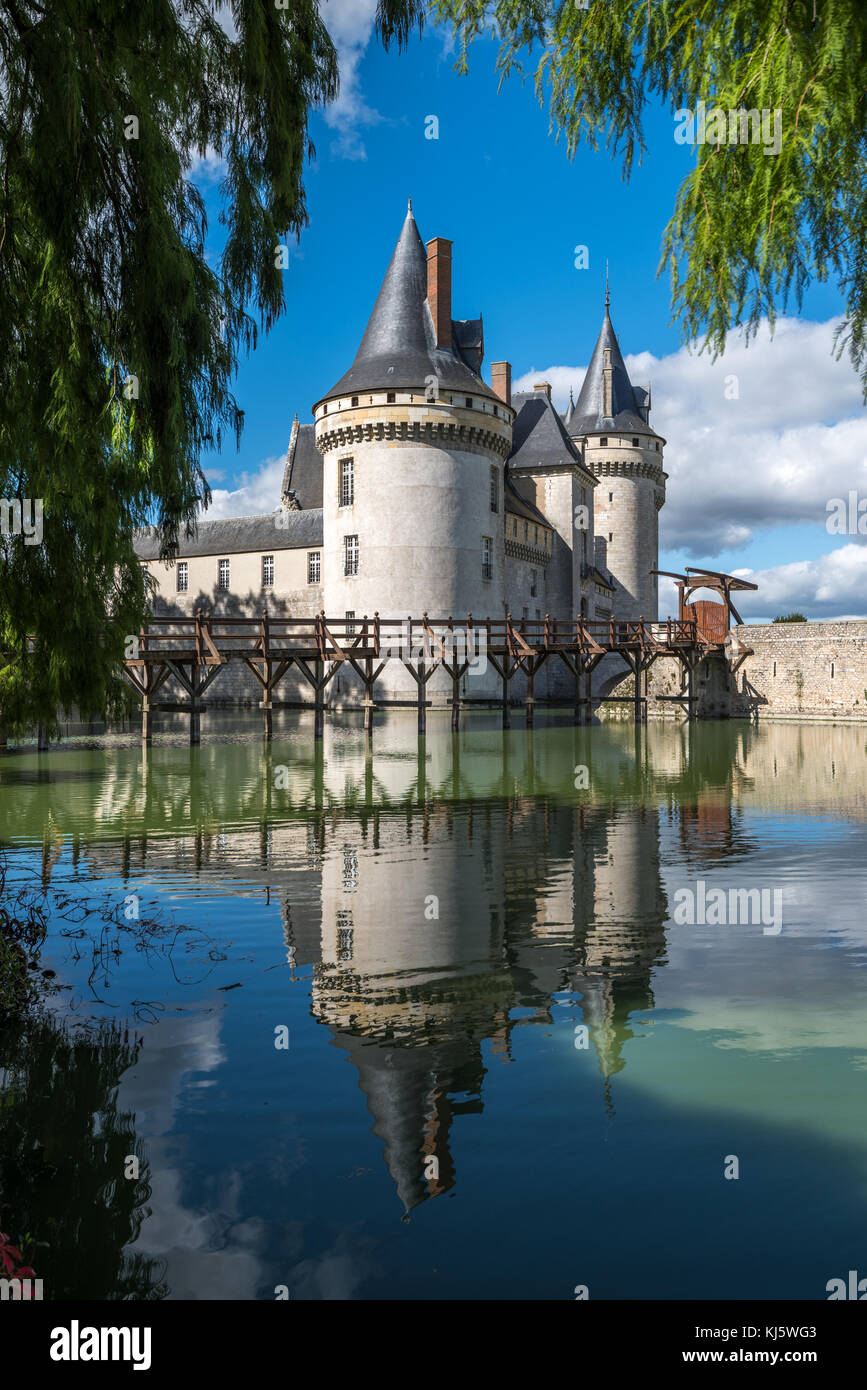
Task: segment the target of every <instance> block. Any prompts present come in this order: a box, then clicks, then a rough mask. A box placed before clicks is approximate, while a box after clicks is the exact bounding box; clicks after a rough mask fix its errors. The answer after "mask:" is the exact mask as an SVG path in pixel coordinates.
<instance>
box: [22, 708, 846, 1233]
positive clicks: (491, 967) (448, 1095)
mask: <svg viewBox="0 0 867 1390" xmlns="http://www.w3.org/2000/svg"><path fill="white" fill-rule="evenodd" d="M385 733H386V735H387V736H385V737H383V738H381V739H380V743H379V747H378V750H377V754H376V758H375V760H374V759H373V758H372V756H371V753H370V750H369V748H366V747H365V746H364V743H363V741H361V740H359V739H358V737H357V732H356V731H355V730H354V729H353V728H352V727H351V725H350V724H348V723H343V724H339V723H338V724H335V725H333V726H332V725H329V727H328V730H327V734H326V739H325V741H324V744H323V745H320V746H319V748H318V749H316V748H311V744H310V742H308V740H307V738H306V737H305V734H304V731H303V729H300V730H298V729H295V728H290V729H289V730H288V731H287V735H286V736H285V737H284V740H283V741H282V742H281V741H279V740H278V741H275V742H274V744H272V745H270V746H269V747H267V748H265V749H264V750H263V749H262V748H261V747H255V746H254V745H251V744H249V743H247V744H244V743H228V744H222V745H219V746H216V745H212V746H210V747H208V748H204V749H201V748H200V749H194V750H183V749H178V748H171V747H164V748H160V749H156V750H151V751H149V752H147V753H146V754H145V755H142V753H141V752H139V751H138V750H123V751H121V752H115V753H112V754H107V753H103V752H93V753H90V754H87V755H74V756H73V755H70V763H69V764H68V765H67V766H66V767H64V764H63V757H64V756H65V755H63V754H59V755H57V757H56V759H55V761H54V762H53V763H52V764H51V765H50V769H49V770H48V771H46V763H45V760H43V761H42V762H41V763H40V762H39V760H37V759H30V760H29V761H28V760H26V759H21V760H19V764H20V765H16V764H15V763H12V762H10V763H7V764H6V765H4V767H5V769H6V772H5V778H4V780H6V781H7V783H8V782H10V780H11V782H12V783H14V784H15V787H16V796H15V807H16V811H15V816H14V821H15V833H16V835H19V836H20V835H21V834H24V835H29V836H31V837H32V838H34V839H35V838H36V835H37V833H38V834H40V835H41V838H42V842H43V856H42V872H43V880H44V882H46V883H48V882H50V879H51V875H52V872H53V870H54V866H55V865H56V864H58V863H59V862H60V860H61V857H62V855H63V853H64V850H65V849H66V848H67V847H70V848H71V850H72V856H73V859H74V860H75V861H76V863H77V865H78V868H79V871H81V870H83V869H86V870H87V872H88V873H89V874H90V875H92V876H94V877H97V878H98V877H100V876H102V875H112V876H113V875H115V874H117V873H118V872H119V871H122V874H123V877H124V880H125V881H127V882H129V883H138V884H146V883H147V882H148V881H151V882H153V883H154V884H157V885H160V886H161V887H163V888H165V887H166V886H170V887H173V888H174V889H175V890H176V891H177V892H179V893H180V894H181V896H183V895H186V894H190V895H194V894H195V893H200V892H202V891H203V890H207V891H208V892H209V893H211V894H213V895H215V896H216V897H224V898H225V899H227V900H231V899H232V898H233V897H236V896H240V897H244V896H250V895H255V894H257V893H260V892H261V891H262V890H263V889H264V890H265V891H266V892H267V895H268V897H269V900H270V901H272V902H273V901H275V900H276V901H278V902H279V904H280V911H281V918H282V926H283V934H284V940H285V948H286V959H287V962H288V964H289V966H290V977H291V978H293V979H296V978H298V977H299V976H303V975H304V972H305V968H308V969H310V970H312V978H311V980H310V989H309V995H310V1009H311V1013H312V1016H313V1018H314V1019H315V1020H316V1021H317V1022H318V1023H319V1024H320V1025H321V1026H323V1027H324V1028H327V1029H328V1030H329V1032H330V1034H331V1037H332V1039H333V1042H334V1044H335V1045H336V1046H337V1047H339V1048H340V1049H342V1050H343V1051H344V1052H345V1054H346V1057H347V1058H348V1059H349V1060H350V1061H351V1063H352V1065H353V1066H354V1068H355V1069H356V1071H357V1075H358V1083H359V1086H360V1088H361V1090H362V1092H363V1094H364V1098H365V1101H366V1105H367V1109H368V1111H369V1112H370V1116H371V1119H372V1130H373V1132H374V1133H375V1134H376V1135H377V1136H378V1137H379V1139H380V1140H381V1141H382V1144H383V1156H384V1160H385V1163H386V1165H387V1167H388V1171H389V1173H390V1175H391V1179H392V1181H393V1184H394V1187H395V1189H396V1192H397V1194H398V1196H399V1198H400V1201H401V1202H402V1204H403V1207H404V1210H405V1211H406V1212H409V1211H411V1210H412V1209H413V1208H414V1207H416V1206H417V1205H418V1204H419V1203H420V1202H422V1201H424V1200H426V1199H429V1198H431V1197H435V1196H439V1195H442V1194H444V1193H447V1192H449V1191H450V1190H452V1189H453V1188H454V1187H455V1184H456V1181H457V1173H456V1163H455V1159H454V1154H453V1147H454V1146H453V1143H452V1134H453V1128H454V1121H455V1119H456V1117H458V1116H461V1115H474V1114H475V1115H479V1114H481V1113H482V1111H483V1108H484V1104H485V1078H486V1076H487V1074H488V1071H489V1069H490V1068H491V1067H492V1066H494V1065H508V1064H509V1063H510V1061H511V1060H512V1056H513V1047H514V1040H515V1037H516V1032H517V1031H518V1030H521V1029H526V1028H533V1027H539V1026H541V1027H542V1028H544V1029H548V1028H550V1027H551V1026H552V1024H553V1023H554V1021H555V1020H556V1019H557V1018H558V1017H562V1014H560V1013H558V1010H561V1009H564V1008H572V1009H573V1013H572V1014H571V1015H570V1017H571V1018H572V1020H573V1022H574V1023H575V1024H576V1025H577V1024H579V1023H583V1024H584V1025H586V1028H587V1033H588V1040H589V1045H590V1048H591V1049H592V1052H593V1054H594V1055H595V1065H596V1069H597V1071H598V1087H599V1113H600V1115H603V1114H604V1113H606V1112H607V1113H608V1114H609V1115H613V1114H614V1113H615V1111H616V1106H617V1089H616V1081H615V1078H616V1077H617V1075H618V1073H620V1072H622V1071H623V1069H624V1067H625V1066H626V1063H627V1058H628V1051H629V1050H628V1047H627V1044H628V1043H629V1041H630V1040H631V1039H633V1038H634V1037H637V1036H638V1035H640V1034H641V1033H642V1031H643V1030H644V1025H645V1023H646V1021H647V1015H648V1014H649V1013H650V1011H652V1010H653V1009H654V1005H655V1000H654V979H655V977H658V974H659V972H660V970H663V969H664V967H665V965H666V961H667V956H666V923H667V920H668V918H669V917H670V906H669V903H668V900H667V897H666V893H665V891H664V889H663V879H662V875H661V853H662V851H661V842H662V841H663V840H665V842H666V844H668V845H670V846H673V847H675V848H676V849H677V851H678V853H679V854H680V856H681V857H682V859H683V862H684V863H685V864H687V865H689V864H690V863H691V864H692V865H693V866H697V867H698V869H699V870H703V871H707V870H708V869H710V868H712V867H713V865H714V864H715V863H723V864H729V865H731V864H736V863H737V861H738V859H739V858H745V857H748V856H749V855H750V854H751V852H752V851H753V850H754V849H755V845H754V843H753V841H752V839H751V837H750V833H749V831H748V829H747V824H748V817H747V816H746V814H745V812H746V811H747V809H748V808H749V806H750V805H751V804H762V805H764V806H767V804H768V802H769V801H771V803H773V800H774V797H775V796H776V800H777V801H778V802H779V804H781V805H784V804H785V803H786V802H787V800H790V799H792V798H796V797H797V795H798V787H799V783H800V784H801V793H802V794H803V790H804V788H803V766H804V748H805V741H806V744H808V745H813V747H812V750H811V751H812V752H813V753H814V754H815V753H816V751H817V750H818V748H819V745H821V744H823V743H826V744H827V745H828V747H829V748H830V747H831V746H832V745H833V746H835V747H836V749H837V754H836V756H837V761H838V763H839V764H840V775H841V780H840V781H838V784H837V788H836V796H837V800H838V804H839V799H840V795H841V793H842V794H843V795H844V796H846V795H849V797H850V804H851V805H852V806H858V807H860V809H861V811H862V813H863V804H864V792H863V786H864V782H863V778H860V777H859V773H858V770H857V768H858V766H860V762H861V761H863V750H861V749H860V742H859V748H858V752H859V754H860V759H859V762H858V764H856V762H855V758H854V754H855V751H856V750H855V746H854V743H853V747H852V750H851V751H852V754H853V758H852V759H851V761H850V760H849V759H847V756H846V750H845V749H843V748H842V746H841V743H840V738H841V737H842V739H843V741H844V742H845V741H846V740H849V741H852V739H854V740H855V741H858V740H860V737H861V736H860V734H859V733H858V731H853V730H829V729H821V728H814V729H808V730H800V729H795V728H786V729H779V728H778V729H776V730H773V729H772V730H767V729H763V730H762V731H758V730H755V729H753V728H752V727H751V726H747V725H740V726H734V725H729V726H715V727H714V728H713V729H708V728H707V727H706V726H705V727H701V726H695V725H693V726H681V727H679V728H676V727H661V728H657V729H654V730H653V731H652V733H651V734H648V732H647V731H646V730H641V729H634V728H632V727H629V726H612V727H609V728H606V729H583V728H571V727H569V728H560V729H557V728H550V729H546V730H545V731H543V733H542V734H541V735H540V733H538V732H537V733H535V734H534V733H532V732H526V733H525V732H524V731H514V732H503V731H500V730H499V729H497V728H495V727H493V726H492V724H491V723H489V724H488V725H487V726H486V724H485V721H484V719H483V718H479V719H477V720H476V722H475V724H474V727H473V728H472V729H471V730H469V731H467V732H465V733H462V734H457V735H450V734H448V732H446V733H445V734H444V735H443V736H442V737H439V738H436V737H435V738H427V739H424V738H421V739H417V738H415V737H413V731H412V725H411V724H409V725H408V724H407V722H406V721H405V720H404V721H401V720H400V718H393V719H392V720H390V721H389V723H388V724H387V725H386V730H385ZM835 740H836V742H835ZM88 760H90V761H88ZM580 768H584V769H586V770H587V773H588V777H587V779H586V788H585V787H584V786H582V788H581V789H578V788H577V787H576V776H575V773H576V770H577V769H580ZM46 776H47V777H48V778H50V782H51V815H50V820H49V821H48V822H46V818H45V816H44V810H45V801H44V798H43V795H42V792H43V791H44V785H45V777H46ZM847 777H849V778H850V779H851V785H849V783H848V782H847V781H846V779H847ZM578 780H579V781H581V782H582V783H583V781H584V779H580V778H579V779H578ZM10 804H11V803H10V801H9V799H8V798H7V799H5V800H4V806H5V807H7V808H8V807H9V806H10ZM12 819H13V818H12V817H10V815H9V814H4V813H2V812H0V836H2V837H3V838H6V837H7V836H9V834H10V832H11V830H12V825H11V823H10V822H11V820H12ZM4 821H5V824H3V822H4ZM47 824H48V826H49V827H50V828H49V829H48V830H47V831H46V825H47ZM432 1159H435V1160H436V1162H431V1161H430V1160H432Z"/></svg>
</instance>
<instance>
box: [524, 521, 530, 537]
mask: <svg viewBox="0 0 867 1390" xmlns="http://www.w3.org/2000/svg"><path fill="white" fill-rule="evenodd" d="M528 530H529V527H528V526H527V523H526V521H525V522H524V540H526V539H527V532H528Z"/></svg>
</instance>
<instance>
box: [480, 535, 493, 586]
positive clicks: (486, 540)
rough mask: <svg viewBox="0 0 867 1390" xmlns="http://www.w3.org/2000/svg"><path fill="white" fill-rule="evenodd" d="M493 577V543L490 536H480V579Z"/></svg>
mask: <svg viewBox="0 0 867 1390" xmlns="http://www.w3.org/2000/svg"><path fill="white" fill-rule="evenodd" d="M493 577H494V542H493V540H492V539H491V537H490V536H482V578H483V579H493Z"/></svg>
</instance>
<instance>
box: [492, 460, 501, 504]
mask: <svg viewBox="0 0 867 1390" xmlns="http://www.w3.org/2000/svg"><path fill="white" fill-rule="evenodd" d="M499 508H500V480H499V477H498V476H497V468H496V464H495V465H494V466H493V467H492V468H491V511H492V512H496V511H499Z"/></svg>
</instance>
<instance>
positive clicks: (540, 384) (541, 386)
mask: <svg viewBox="0 0 867 1390" xmlns="http://www.w3.org/2000/svg"><path fill="white" fill-rule="evenodd" d="M533 390H534V391H544V392H545V395H546V396H547V397H548V400H549V401H550V399H551V383H550V381H534V382H533Z"/></svg>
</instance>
